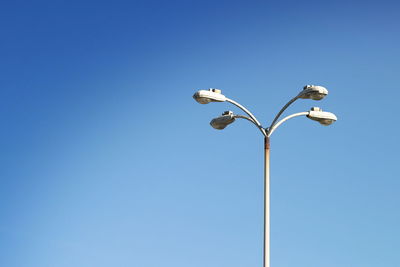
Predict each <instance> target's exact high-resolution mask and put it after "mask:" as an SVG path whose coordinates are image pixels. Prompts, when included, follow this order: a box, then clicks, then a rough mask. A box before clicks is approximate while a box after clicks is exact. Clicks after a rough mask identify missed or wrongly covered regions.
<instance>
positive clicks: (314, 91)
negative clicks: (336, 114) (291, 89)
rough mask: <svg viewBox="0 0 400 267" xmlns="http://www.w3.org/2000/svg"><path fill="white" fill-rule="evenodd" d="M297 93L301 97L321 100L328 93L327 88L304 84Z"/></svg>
mask: <svg viewBox="0 0 400 267" xmlns="http://www.w3.org/2000/svg"><path fill="white" fill-rule="evenodd" d="M299 95H300V98H303V99H312V100H321V99H322V98H324V97H325V96H327V95H328V90H327V89H326V88H325V87H323V86H319V85H306V86H304V87H303V91H301V92H300V94H299Z"/></svg>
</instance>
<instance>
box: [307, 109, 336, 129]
mask: <svg viewBox="0 0 400 267" xmlns="http://www.w3.org/2000/svg"><path fill="white" fill-rule="evenodd" d="M307 117H308V118H310V119H312V120H314V121H318V122H319V123H321V124H322V125H325V126H328V125H331V124H332V123H334V122H335V121H337V117H336V115H335V114H333V113H331V112H326V111H322V109H321V108H318V107H313V108H311V110H310V111H309V113H308V115H307Z"/></svg>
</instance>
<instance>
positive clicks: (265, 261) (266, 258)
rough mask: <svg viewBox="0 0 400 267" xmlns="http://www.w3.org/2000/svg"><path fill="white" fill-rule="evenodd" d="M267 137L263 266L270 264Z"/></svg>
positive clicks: (267, 141)
mask: <svg viewBox="0 0 400 267" xmlns="http://www.w3.org/2000/svg"><path fill="white" fill-rule="evenodd" d="M269 154H270V144H269V137H265V139H264V160H265V161H264V259H263V266H264V267H269V264H270V217H269V208H270V202H269V201H270V195H269V185H270V181H269V156H270V155H269Z"/></svg>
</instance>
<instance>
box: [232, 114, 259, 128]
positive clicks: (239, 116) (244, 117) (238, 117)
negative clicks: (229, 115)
mask: <svg viewBox="0 0 400 267" xmlns="http://www.w3.org/2000/svg"><path fill="white" fill-rule="evenodd" d="M233 117H234V118H235V119H245V120H248V121H249V122H251V123H253V124H254V125H255V126H256V127H257V128H258V125H257V123H256V122H255V121H253V119H252V118H249V117H247V116H243V115H233Z"/></svg>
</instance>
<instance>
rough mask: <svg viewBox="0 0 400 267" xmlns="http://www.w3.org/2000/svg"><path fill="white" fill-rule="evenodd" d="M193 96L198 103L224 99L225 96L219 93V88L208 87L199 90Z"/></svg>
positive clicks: (223, 100)
mask: <svg viewBox="0 0 400 267" xmlns="http://www.w3.org/2000/svg"><path fill="white" fill-rule="evenodd" d="M193 98H194V99H195V100H196V101H197V102H199V103H200V104H208V103H210V102H225V101H226V97H225V96H224V95H223V94H222V93H221V90H219V89H215V88H210V89H208V90H199V91H197V92H196V93H195V94H194V95H193Z"/></svg>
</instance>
